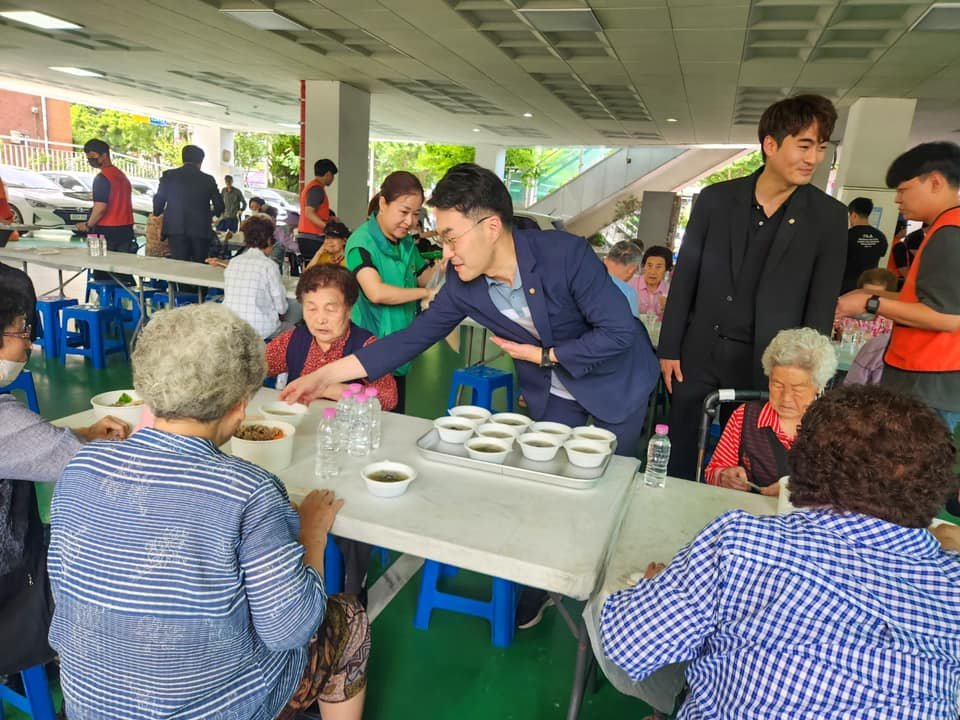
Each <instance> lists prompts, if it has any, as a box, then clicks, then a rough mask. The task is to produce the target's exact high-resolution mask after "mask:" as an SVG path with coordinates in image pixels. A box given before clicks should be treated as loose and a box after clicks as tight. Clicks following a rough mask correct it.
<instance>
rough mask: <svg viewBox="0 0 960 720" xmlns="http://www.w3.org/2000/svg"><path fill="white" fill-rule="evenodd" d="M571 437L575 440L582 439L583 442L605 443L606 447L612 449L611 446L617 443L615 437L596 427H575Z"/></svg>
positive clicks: (607, 431)
mask: <svg viewBox="0 0 960 720" xmlns="http://www.w3.org/2000/svg"><path fill="white" fill-rule="evenodd" d="M573 436H574V437H575V438H583V439H584V440H593V441H594V442H599V443H606V444H607V447H613V444H614V443H615V442H616V441H617V436H616V435H614V434H613V433H612V432H610V431H609V430H604V429H603V428H599V427H597V426H596V425H581V426H580V427H575V428H574V429H573Z"/></svg>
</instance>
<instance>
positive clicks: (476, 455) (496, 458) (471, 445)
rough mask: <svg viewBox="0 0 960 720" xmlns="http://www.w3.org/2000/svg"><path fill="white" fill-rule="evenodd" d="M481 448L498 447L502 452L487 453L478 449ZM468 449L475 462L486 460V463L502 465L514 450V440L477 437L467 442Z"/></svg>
mask: <svg viewBox="0 0 960 720" xmlns="http://www.w3.org/2000/svg"><path fill="white" fill-rule="evenodd" d="M479 446H487V447H489V446H496V447H499V448H500V450H499V451H498V452H486V451H485V450H477V449H476V448H477V447H479ZM466 448H467V454H468V455H469V456H470V457H472V458H473V459H474V460H484V461H486V462H491V463H496V464H498V465H502V464H503V461H504V460H506V459H507V455H509V454H510V450H511V449H512V448H513V440H500V439H498V438H491V437H475V438H471V439H469V440H467V442H466Z"/></svg>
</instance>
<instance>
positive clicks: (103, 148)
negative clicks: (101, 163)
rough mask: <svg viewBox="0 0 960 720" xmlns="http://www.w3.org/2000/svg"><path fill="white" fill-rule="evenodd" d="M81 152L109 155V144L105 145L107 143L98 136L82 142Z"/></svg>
mask: <svg viewBox="0 0 960 720" xmlns="http://www.w3.org/2000/svg"><path fill="white" fill-rule="evenodd" d="M83 152H85V153H89V152H95V153H99V154H100V155H109V154H110V146H109V145H107V143H105V142H104V141H103V140H100V139H99V138H93V139H92V140H87V141H86V142H85V143H84V144H83Z"/></svg>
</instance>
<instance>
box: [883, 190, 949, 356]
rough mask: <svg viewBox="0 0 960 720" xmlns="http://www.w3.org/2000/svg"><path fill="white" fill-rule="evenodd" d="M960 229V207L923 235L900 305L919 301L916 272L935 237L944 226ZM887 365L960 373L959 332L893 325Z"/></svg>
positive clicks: (941, 217)
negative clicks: (925, 249)
mask: <svg viewBox="0 0 960 720" xmlns="http://www.w3.org/2000/svg"><path fill="white" fill-rule="evenodd" d="M951 226H954V227H960V206H958V207H954V208H950V209H949V210H946V211H945V212H942V213H940V216H939V217H937V219H936V220H935V221H934V222H933V224H932V225H931V226H930V228H929V229H928V230H927V234H926V235H924V236H923V242H922V243H920V248H919V249H918V250H917V254H916V256H915V257H914V258H913V262H912V263H911V264H910V269H909V270H908V271H907V280H906V282H904V284H903V289H901V290H900V295H899V296H898V298H897V299H898V300H900V301H901V302H911V303H915V302H920V300H919V298H917V273H918V271H919V270H920V259H921V257H922V256H923V249H924V248H925V247H926V246H927V243H928V242H929V241H930V238H931V237H933V234H934V233H935V232H936V231H937V230H939V229H940V228H942V227H951ZM883 360H884V362H885V363H886V364H887V365H891V366H893V367H895V368H898V369H900V370H908V371H910V372H956V371H960V330H955V331H954V332H939V331H937V330H921V329H920V328H913V327H906V326H905V325H899V324H897V325H894V327H893V334H892V335H891V336H890V344H889V345H888V346H887V352H886V354H885V355H884V357H883Z"/></svg>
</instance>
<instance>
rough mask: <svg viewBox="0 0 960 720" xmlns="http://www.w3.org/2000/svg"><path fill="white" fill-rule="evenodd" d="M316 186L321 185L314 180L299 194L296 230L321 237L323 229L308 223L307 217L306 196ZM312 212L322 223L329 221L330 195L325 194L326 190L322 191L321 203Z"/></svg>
mask: <svg viewBox="0 0 960 720" xmlns="http://www.w3.org/2000/svg"><path fill="white" fill-rule="evenodd" d="M317 185H321V186H322V183H321V182H320V181H319V180H317V179H316V178H314V179H313V180H311V181H310V182H308V183H307V184H306V185H305V186H304V188H303V191H302V192H301V193H300V224H299V225H297V230H299V231H300V232H302V233H310V234H311V235H320V236H321V237H322V236H323V228H322V227H321V226H319V225H316V224H314V223H312V222H310V218H308V217H307V194H308V193H309V192H310V191H311V190H313V188H315V187H316V186H317ZM314 210H316V211H317V215H319V216H320V219H321V220H323V221H324V222H328V221H329V220H330V195H329V194H328V193H327V189H326V188H324V189H323V202H322V203H320V205H319V206H318V207H315V208H314Z"/></svg>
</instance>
